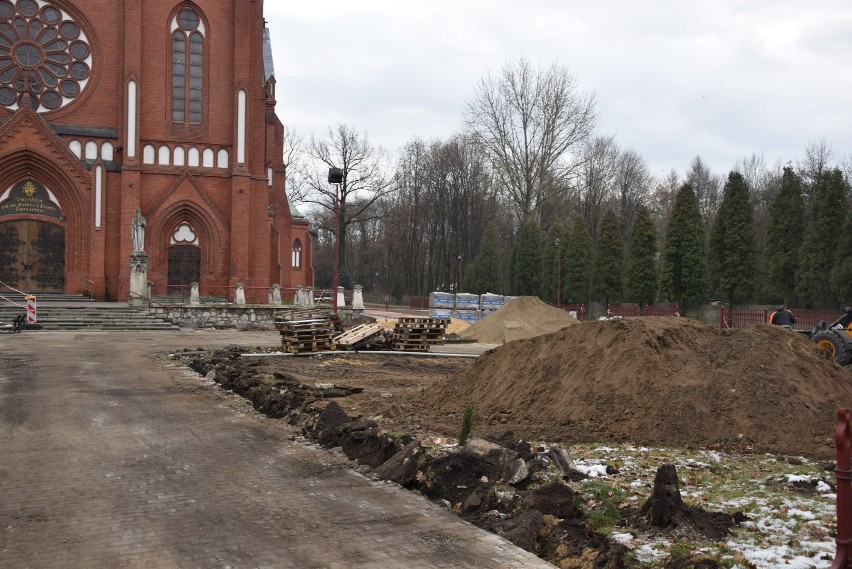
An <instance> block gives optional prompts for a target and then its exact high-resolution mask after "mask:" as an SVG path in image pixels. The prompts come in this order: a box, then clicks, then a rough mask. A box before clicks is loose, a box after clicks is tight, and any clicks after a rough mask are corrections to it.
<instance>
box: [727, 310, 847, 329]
mask: <svg viewBox="0 0 852 569" xmlns="http://www.w3.org/2000/svg"><path fill="white" fill-rule="evenodd" d="M789 310H790V312H792V313H793V316H795V317H796V323H795V324H793V328H795V329H796V330H813V328H814V327H815V326H816V325H817V324H819V323H820V322H825V323H826V324H831V323H832V322H834V321H835V320H837V319H838V318H839V317H840V316H841V315H842V314H843V311H842V310H839V309H838V310H812V309H807V308H790V309H789ZM771 314H772V310H770V309H769V308H737V307H736V306H735V307H734V308H727V307H722V308H721V310H720V316H719V327H720V328H743V327H745V326H748V325H749V324H768V323H769V317H770V315H771Z"/></svg>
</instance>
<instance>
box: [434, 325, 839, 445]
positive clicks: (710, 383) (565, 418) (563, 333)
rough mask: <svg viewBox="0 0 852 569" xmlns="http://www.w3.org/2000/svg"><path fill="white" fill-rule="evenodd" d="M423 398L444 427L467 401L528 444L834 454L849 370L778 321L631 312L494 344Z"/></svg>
mask: <svg viewBox="0 0 852 569" xmlns="http://www.w3.org/2000/svg"><path fill="white" fill-rule="evenodd" d="M471 329H472V328H471ZM425 397H426V402H425V403H426V405H427V406H428V407H429V408H430V409H431V411H432V412H433V413H435V415H437V416H440V417H441V418H442V419H443V421H444V422H445V423H446V424H453V423H455V424H459V417H460V416H461V412H462V408H463V407H464V405H465V403H467V402H468V401H470V402H472V403H473V404H474V405H475V409H476V417H477V420H478V421H479V422H481V423H480V424H481V425H482V427H483V428H486V429H488V428H490V429H491V430H494V429H497V428H499V429H503V430H506V429H511V430H513V431H514V432H515V434H516V435H517V436H522V437H525V438H527V439H539V440H548V441H560V442H566V443H570V442H608V441H612V442H624V441H630V442H633V443H635V444H641V445H660V446H669V445H670V446H686V447H704V448H718V449H724V450H730V451H753V452H773V453H780V454H788V455H805V456H812V457H817V458H830V457H833V456H834V454H835V450H834V428H835V421H836V410H837V408H838V407H848V406H852V375H850V373H849V372H848V371H846V370H844V369H843V368H841V367H840V366H838V365H837V364H836V363H834V361H832V360H830V359H827V358H826V357H825V356H824V355H823V354H822V353H820V352H819V351H818V350H817V349H816V347H815V346H814V344H813V343H811V342H810V341H809V340H808V339H807V338H805V337H804V336H802V335H799V334H796V333H794V332H791V331H789V330H786V329H783V328H780V327H774V326H768V325H759V326H751V327H748V328H743V329H737V330H724V331H720V330H718V329H715V328H711V327H709V326H706V325H704V324H701V323H699V322H697V321H695V320H692V319H688V318H674V317H658V318H654V317H646V318H625V319H617V320H610V321H600V322H588V323H582V324H578V325H576V326H569V327H566V328H563V329H562V330H560V331H558V332H555V333H551V334H547V335H544V336H539V337H536V338H530V339H525V340H519V341H516V342H511V343H509V344H506V345H504V346H502V347H500V348H497V349H494V350H490V351H489V352H486V353H485V354H483V356H482V357H480V358H479V359H478V360H477V361H476V362H474V363H473V364H471V365H470V366H468V367H466V368H463V369H462V370H461V371H460V372H458V373H456V374H454V375H451V376H449V377H448V378H447V379H446V380H445V381H444V382H443V383H442V384H438V385H436V386H434V388H433V389H431V390H430V391H429V392H428V393H427V394H425Z"/></svg>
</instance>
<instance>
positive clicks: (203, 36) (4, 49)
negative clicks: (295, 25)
mask: <svg viewBox="0 0 852 569" xmlns="http://www.w3.org/2000/svg"><path fill="white" fill-rule="evenodd" d="M283 138H284V129H283V126H282V124H281V121H280V120H279V119H278V117H277V116H276V114H275V77H274V70H273V66H272V54H271V49H270V40H269V34H268V30H267V29H266V27H265V23H264V19H263V1H262V0H197V1H196V2H190V1H184V2H180V1H174V0H0V281H3V283H5V284H6V285H8V286H11V287H14V288H16V289H19V290H22V291H24V292H28V293H51V292H64V293H66V294H75V293H80V292H81V291H92V292H93V294H94V296H95V297H96V298H99V299H112V300H116V299H117V300H126V299H127V297H128V293H129V275H130V257H131V253H133V250H134V243H133V235H132V230H131V223H132V219H133V218H134V215H135V214H136V211H137V209H139V210H140V211H141V213H142V216H143V217H144V219H145V232H144V252H145V253H146V254H147V255H148V258H149V268H148V280H149V281H151V282H152V283H153V290H154V293H155V294H164V293H165V291H166V290H167V289H169V288H171V290H175V289H180V288H182V287H187V286H189V285H190V283H193V282H198V283H200V286H201V294H202V295H211V296H225V295H226V294H228V293H229V296H230V297H231V298H233V288H232V287H234V286H235V285H236V284H237V283H244V284H245V286H246V287H247V289H248V290H249V291H252V290H254V292H255V294H251V295H249V294H247V296H250V297H252V298H263V299H265V298H266V292H265V291H264V290H263V289H264V288H265V287H269V286H271V285H272V284H275V283H278V284H281V286H282V287H284V288H290V287H295V286H297V285H304V286H311V285H312V284H313V269H312V266H311V263H312V259H311V237H310V234H309V227H308V223H307V221H306V220H305V218H304V217H302V216H301V215H299V214H298V212H297V211H295V210H294V209H291V207H290V205H289V203H288V201H287V197H286V195H285V191H284V187H285V175H284V163H283ZM229 287H230V288H229ZM3 290H8V289H6V288H5V287H3V286H2V284H0V294H2V291H3Z"/></svg>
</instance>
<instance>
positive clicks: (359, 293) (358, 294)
mask: <svg viewBox="0 0 852 569" xmlns="http://www.w3.org/2000/svg"><path fill="white" fill-rule="evenodd" d="M352 310H364V287H362V286H361V285H355V290H354V291H353V292H352Z"/></svg>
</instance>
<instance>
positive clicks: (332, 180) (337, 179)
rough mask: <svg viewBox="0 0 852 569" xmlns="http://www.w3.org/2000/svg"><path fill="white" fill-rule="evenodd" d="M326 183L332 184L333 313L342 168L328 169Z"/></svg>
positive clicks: (337, 268)
mask: <svg viewBox="0 0 852 569" xmlns="http://www.w3.org/2000/svg"><path fill="white" fill-rule="evenodd" d="M328 183H329V184H333V185H334V286H333V287H332V288H333V291H332V296H333V298H334V304H333V306H334V313H335V314H337V287H338V286H339V285H338V279H339V269H340V258H339V257H340V211H339V210H340V202H339V201H338V198H337V195H338V193H339V192H340V184H342V183H343V170H341V169H340V168H329V169H328Z"/></svg>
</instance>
